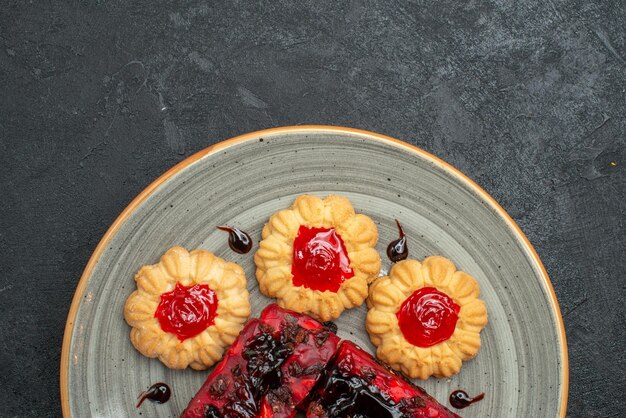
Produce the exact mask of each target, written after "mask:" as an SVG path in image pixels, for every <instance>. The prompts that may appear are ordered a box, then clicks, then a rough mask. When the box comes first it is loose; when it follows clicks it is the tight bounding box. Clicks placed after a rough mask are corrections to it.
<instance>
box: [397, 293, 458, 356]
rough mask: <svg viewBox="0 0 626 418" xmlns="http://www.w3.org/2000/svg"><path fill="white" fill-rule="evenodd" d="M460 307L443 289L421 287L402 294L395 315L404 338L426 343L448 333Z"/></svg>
mask: <svg viewBox="0 0 626 418" xmlns="http://www.w3.org/2000/svg"><path fill="white" fill-rule="evenodd" d="M460 309H461V308H460V307H459V305H457V304H456V303H454V301H453V300H452V298H450V297H449V296H448V295H446V294H445V293H442V292H440V291H438V290H437V289H435V288H434V287H423V288H421V289H418V290H416V291H415V292H413V294H412V295H411V296H409V297H408V298H406V300H405V301H404V302H403V303H402V306H400V310H398V312H397V313H396V316H397V317H398V323H399V325H400V330H401V331H402V334H403V335H404V338H406V340H407V341H408V342H410V343H411V344H413V345H416V346H418V347H430V346H433V345H435V344H438V343H440V342H442V341H445V340H447V339H448V338H450V337H451V336H452V334H453V333H454V328H455V327H456V321H457V320H458V319H459V310H460Z"/></svg>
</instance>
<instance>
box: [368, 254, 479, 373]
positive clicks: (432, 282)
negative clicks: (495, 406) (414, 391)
mask: <svg viewBox="0 0 626 418" xmlns="http://www.w3.org/2000/svg"><path fill="white" fill-rule="evenodd" d="M479 295H480V287H479V285H478V282H476V280H475V279H474V278H473V277H472V276H470V275H469V274H467V273H465V272H462V271H457V269H456V266H455V265H454V264H453V263H452V261H450V260H448V259H447V258H444V257H439V256H433V257H428V258H426V259H425V260H424V262H423V263H420V262H419V261H416V260H404V261H400V262H398V263H397V264H395V265H394V266H393V267H392V269H391V271H390V272H389V276H385V277H381V278H379V279H378V280H376V282H374V284H372V286H371V287H370V291H369V299H368V307H369V311H368V313H367V317H366V328H367V332H368V333H369V336H370V339H371V341H372V343H373V344H374V345H375V346H376V347H377V350H376V356H377V357H378V358H379V359H380V360H382V361H383V362H385V363H387V364H388V365H389V366H390V367H391V368H393V369H394V370H399V371H402V372H403V373H404V374H406V375H407V376H409V377H411V378H419V379H426V378H428V377H429V376H432V375H434V376H438V377H450V376H452V375H454V374H456V373H458V372H459V371H460V370H461V365H462V362H463V361H466V360H469V359H471V358H473V357H474V356H476V354H477V353H478V350H479V349H480V331H481V330H482V329H483V327H484V326H485V325H487V308H486V306H485V303H484V302H483V301H482V300H481V299H479Z"/></svg>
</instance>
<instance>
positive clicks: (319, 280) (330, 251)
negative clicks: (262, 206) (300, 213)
mask: <svg viewBox="0 0 626 418" xmlns="http://www.w3.org/2000/svg"><path fill="white" fill-rule="evenodd" d="M291 274H292V275H293V284H294V286H304V287H307V288H309V289H312V290H319V291H322V292H324V291H326V290H329V291H331V292H336V291H337V290H339V287H340V286H341V283H343V282H344V281H345V280H346V279H349V278H350V277H353V276H354V272H353V271H352V269H351V268H350V258H348V250H346V246H345V244H344V243H343V240H342V239H341V236H340V235H339V234H337V232H335V228H309V227H307V226H303V225H302V226H300V229H299V230H298V235H297V236H296V239H295V240H294V242H293V262H292V264H291Z"/></svg>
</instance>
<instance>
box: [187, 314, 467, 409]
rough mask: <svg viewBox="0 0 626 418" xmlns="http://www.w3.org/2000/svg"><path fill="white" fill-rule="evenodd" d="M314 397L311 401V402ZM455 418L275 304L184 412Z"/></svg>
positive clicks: (421, 392) (368, 358) (326, 332)
mask: <svg viewBox="0 0 626 418" xmlns="http://www.w3.org/2000/svg"><path fill="white" fill-rule="evenodd" d="M311 401H312V402H311ZM297 410H300V411H303V412H305V411H306V416H307V417H310V418H322V417H324V418H331V417H365V416H368V417H377V418H387V417H388V418H395V417H405V418H426V417H428V418H456V417H458V416H457V415H456V414H454V413H452V412H450V411H449V410H448V409H446V408H445V407H444V406H442V405H440V404H439V403H437V401H436V400H435V399H433V398H432V397H430V396H429V395H428V394H427V393H426V392H425V391H424V390H423V389H421V388H419V387H418V386H415V385H413V384H412V383H410V382H408V381H406V380H405V379H404V378H403V377H401V376H399V375H396V374H395V373H394V372H392V371H391V370H389V369H388V368H386V367H385V366H383V365H382V364H380V363H378V362H377V361H376V360H375V359H374V358H373V357H372V356H370V355H369V354H368V353H366V352H365V351H363V350H361V349H360V348H359V347H357V346H356V345H355V344H354V343H352V342H349V341H340V340H339V338H338V337H337V335H335V334H334V333H333V332H331V330H330V329H328V328H327V327H326V326H325V325H323V324H321V323H319V322H317V321H316V320H314V319H313V318H311V317H309V316H307V315H303V314H299V313H296V312H293V311H287V310H285V309H282V308H280V307H278V306H277V305H276V304H272V305H269V306H268V307H266V308H265V309H264V310H263V312H262V313H261V316H260V318H259V319H253V320H251V321H250V322H249V323H248V324H247V325H246V327H245V328H244V330H243V331H242V332H241V334H240V336H239V338H238V339H237V341H235V343H234V344H233V345H232V346H231V348H230V349H229V350H228V352H227V353H226V355H225V356H224V359H223V360H222V361H221V362H220V363H219V364H218V365H217V366H216V368H215V369H214V370H213V372H212V373H211V374H210V375H209V376H208V378H207V380H206V381H205V383H204V384H203V385H202V387H201V388H200V390H199V391H198V393H197V394H196V396H195V397H194V398H193V399H192V400H191V402H190V403H189V405H188V406H187V408H186V409H185V411H184V412H183V414H182V415H181V418H257V417H263V418H270V417H273V418H291V417H294V416H295V414H296V411H297Z"/></svg>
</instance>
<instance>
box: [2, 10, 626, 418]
mask: <svg viewBox="0 0 626 418" xmlns="http://www.w3.org/2000/svg"><path fill="white" fill-rule="evenodd" d="M126 3H127V2H113V1H110V2H107V1H94V2H84V3H83V2H80V3H78V2H76V3H65V2H64V3H61V2H58V3H57V4H56V5H54V6H51V5H49V4H48V3H43V2H33V3H29V4H27V3H26V2H21V1H20V2H13V1H10V2H8V1H7V2H3V4H2V6H1V9H0V149H1V153H0V184H1V186H0V187H1V191H2V197H3V199H2V205H1V206H0V249H1V251H0V268H1V270H2V275H0V318H2V326H1V328H0V342H1V344H2V350H1V351H0V376H1V380H0V381H1V382H2V387H3V390H4V394H3V396H1V397H0V416H2V417H12V416H28V417H58V416H60V401H59V382H58V375H59V373H58V369H59V359H60V347H61V339H62V335H63V327H64V323H65V317H66V314H67V311H68V309H69V305H70V301H71V297H72V294H73V292H74V288H75V286H76V283H77V281H78V278H79V276H80V273H81V271H82V269H83V267H84V266H85V264H86V262H87V260H88V258H89V256H90V254H91V252H92V251H93V249H94V247H95V246H96V244H97V242H98V240H99V239H100V237H101V236H102V234H103V233H104V231H105V230H106V229H107V227H108V225H109V224H110V223H111V222H112V221H113V219H115V217H116V216H117V215H118V214H119V212H120V211H121V210H122V209H123V208H124V206H125V205H126V204H127V203H129V201H130V200H131V199H132V198H133V197H134V196H135V195H136V194H137V193H138V192H139V191H140V190H141V189H143V188H144V187H145V186H146V185H148V184H149V183H150V182H151V180H152V179H154V178H155V177H156V176H158V175H159V174H161V173H162V172H163V171H165V170H166V169H167V168H168V167H170V166H172V165H173V164H174V163H176V162H178V161H180V160H182V159H183V158H184V157H185V156H187V155H190V154H191V153H193V152H194V151H197V150H199V149H201V148H204V147H206V146H208V145H210V144H212V143H214V142H216V141H219V140H221V139H225V138H228V137H231V136H233V135H235V134H239V133H244V132H247V131H252V130H257V129H261V128H267V127H272V126H280V125H294V124H303V123H315V124H333V125H346V126H353V127H359V128H364V129H369V130H372V131H376V132H380V133H384V134H387V135H391V136H394V137H397V138H400V139H404V140H406V141H409V142H411V143H413V144H416V145H418V146H420V147H422V148H424V149H426V150H428V151H431V152H432V153H434V154H436V155H437V156H439V157H441V158H443V159H444V160H446V161H448V162H450V163H451V164H453V165H455V166H456V167H458V168H459V169H461V170H462V171H463V172H465V173H466V174H468V175H469V176H470V177H471V178H473V179H474V180H476V181H477V182H478V183H479V184H481V185H482V186H483V187H484V188H485V189H486V190H487V191H488V192H489V193H491V194H492V195H493V196H494V197H495V198H496V200H498V201H499V202H500V203H501V204H502V205H503V206H504V208H505V209H506V210H508V211H509V213H510V214H511V215H512V216H513V217H514V218H515V219H516V220H517V221H518V222H519V224H520V226H521V228H522V229H523V230H524V232H525V233H526V234H527V235H528V237H529V238H530V240H531V241H532V242H533V244H534V245H535V247H536V249H537V251H538V252H539V254H540V256H541V257H542V259H543V261H544V263H545V264H546V267H547V269H548V271H549V273H550V275H551V278H552V281H553V284H554V287H555V289H556V293H557V296H558V297H559V301H560V304H561V309H562V311H563V314H564V318H565V324H566V328H567V333H568V340H569V349H570V366H571V367H570V378H571V387H570V402H569V413H568V415H569V416H572V417H622V416H626V403H625V402H624V397H623V390H624V388H625V387H626V372H625V369H626V361H625V360H624V351H625V339H626V338H625V333H624V325H625V323H626V312H625V302H624V300H625V299H624V298H625V296H626V294H625V293H626V283H625V282H626V261H625V260H624V258H625V257H624V256H625V253H626V245H625V244H626V232H625V225H624V223H625V219H626V204H625V198H626V172H625V167H626V148H625V145H626V139H625V135H624V132H625V130H626V118H625V114H626V113H625V111H626V106H625V94H624V92H625V91H626V78H625V70H626V62H625V57H626V45H625V40H626V37H625V36H624V35H625V34H624V16H625V15H626V4H625V3H624V2H621V1H617V0H615V1H613V0H610V1H604V0H595V1H565V0H563V1H559V0H546V1H544V2H540V3H539V2H532V1H516V2H512V1H504V0H491V1H470V2H455V1H448V0H445V1H415V2H386V1H385V2H351V3H348V2H345V3H344V2H336V3H335V2H323V3H320V2H312V5H310V4H309V5H305V4H304V3H303V2H293V4H292V2H287V1H278V2H268V3H267V4H265V5H259V4H257V3H256V2H255V4H252V2H244V1H241V2H210V1H206V2H186V3H184V4H180V5H165V4H164V5H160V6H159V5H156V4H153V3H152V2H144V3H145V4H144V5H136V4H134V2H128V4H126ZM296 3H297V5H294V4H296ZM538 3H539V4H538Z"/></svg>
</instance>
